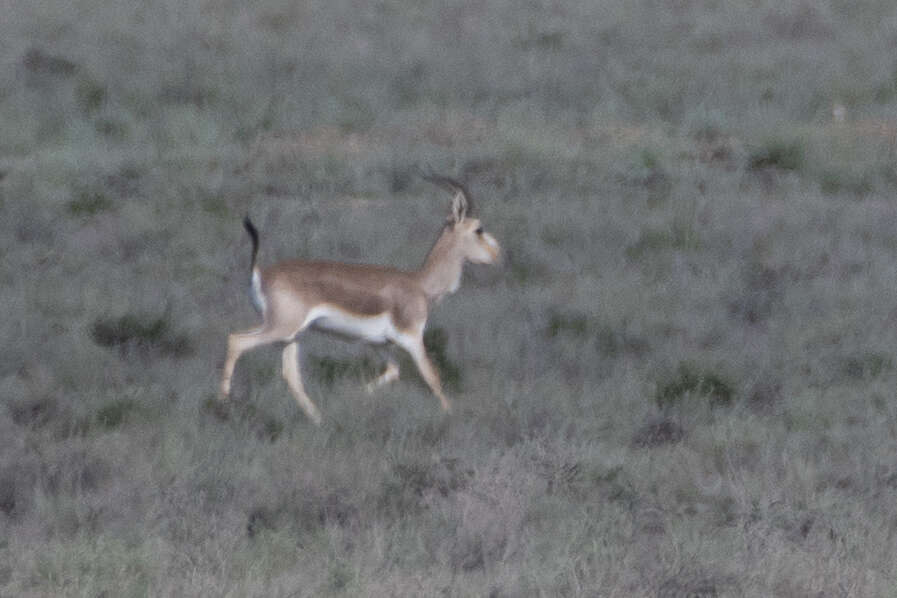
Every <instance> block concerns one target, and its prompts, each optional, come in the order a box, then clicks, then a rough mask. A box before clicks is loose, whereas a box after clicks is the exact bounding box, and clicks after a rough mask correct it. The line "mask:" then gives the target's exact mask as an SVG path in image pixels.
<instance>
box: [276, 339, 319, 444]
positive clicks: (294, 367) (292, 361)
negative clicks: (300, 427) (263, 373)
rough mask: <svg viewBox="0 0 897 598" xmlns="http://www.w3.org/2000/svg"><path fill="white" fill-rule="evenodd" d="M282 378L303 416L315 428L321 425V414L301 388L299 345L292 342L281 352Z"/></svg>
mask: <svg viewBox="0 0 897 598" xmlns="http://www.w3.org/2000/svg"><path fill="white" fill-rule="evenodd" d="M283 378H284V380H286V381H287V386H289V387H290V392H292V393H293V397H294V398H295V399H296V402H297V403H299V406H300V407H302V410H303V411H305V414H306V415H307V416H308V419H310V420H311V421H312V422H314V424H315V425H316V426H320V425H321V412H320V411H319V410H318V408H317V407H316V406H315V404H314V403H313V402H312V400H311V399H310V398H308V394H306V392H305V387H304V386H302V375H301V373H300V372H299V343H298V342H296V341H293V342H291V343H289V344H288V345H287V346H286V348H285V349H284V350H283Z"/></svg>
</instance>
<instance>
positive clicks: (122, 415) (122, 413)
mask: <svg viewBox="0 0 897 598" xmlns="http://www.w3.org/2000/svg"><path fill="white" fill-rule="evenodd" d="M137 407H138V404H137V402H136V401H134V400H132V399H116V400H113V401H109V402H108V403H106V404H105V405H103V406H102V407H100V408H99V409H98V410H97V414H96V420H97V422H98V423H99V424H100V425H101V426H103V427H104V428H106V429H112V428H117V427H119V426H120V425H122V424H123V423H124V422H125V421H126V420H127V419H128V417H129V416H130V415H131V414H132V413H133V412H134V411H135V410H136V409H137Z"/></svg>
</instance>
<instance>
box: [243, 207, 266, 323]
mask: <svg viewBox="0 0 897 598" xmlns="http://www.w3.org/2000/svg"><path fill="white" fill-rule="evenodd" d="M243 227H244V228H245V229H246V232H247V233H249V237H250V238H251V239H252V262H251V263H250V264H249V298H250V299H251V300H252V305H253V306H255V308H256V309H257V310H258V312H259V313H260V314H262V315H264V314H265V296H264V295H263V294H262V278H261V272H259V270H258V267H257V266H256V264H255V260H256V257H257V256H258V252H259V231H258V229H256V228H255V226H254V225H253V224H252V220H250V219H249V215H248V214H247V215H246V217H245V218H243Z"/></svg>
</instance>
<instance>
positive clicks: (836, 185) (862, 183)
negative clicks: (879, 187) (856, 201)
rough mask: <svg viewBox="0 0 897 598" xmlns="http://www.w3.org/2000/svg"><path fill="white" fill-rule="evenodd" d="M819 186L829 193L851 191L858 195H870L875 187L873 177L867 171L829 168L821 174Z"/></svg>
mask: <svg viewBox="0 0 897 598" xmlns="http://www.w3.org/2000/svg"><path fill="white" fill-rule="evenodd" d="M819 187H820V189H821V190H822V192H823V193H825V194H827V195H836V194H838V193H851V194H853V195H856V196H863V195H868V194H869V193H871V192H872V190H873V188H874V184H873V178H872V175H871V174H870V173H867V172H860V173H857V172H850V171H847V170H839V169H828V170H825V171H824V172H823V173H822V174H821V175H820V176H819Z"/></svg>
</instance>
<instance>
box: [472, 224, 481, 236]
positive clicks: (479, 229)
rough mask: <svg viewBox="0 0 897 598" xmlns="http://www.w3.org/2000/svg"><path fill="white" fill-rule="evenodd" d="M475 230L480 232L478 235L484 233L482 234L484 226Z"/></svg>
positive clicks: (477, 232)
mask: <svg viewBox="0 0 897 598" xmlns="http://www.w3.org/2000/svg"><path fill="white" fill-rule="evenodd" d="M473 232H475V233H476V234H478V235H482V234H483V227H482V226H481V227H479V228H478V229H476V230H475V231H473Z"/></svg>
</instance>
